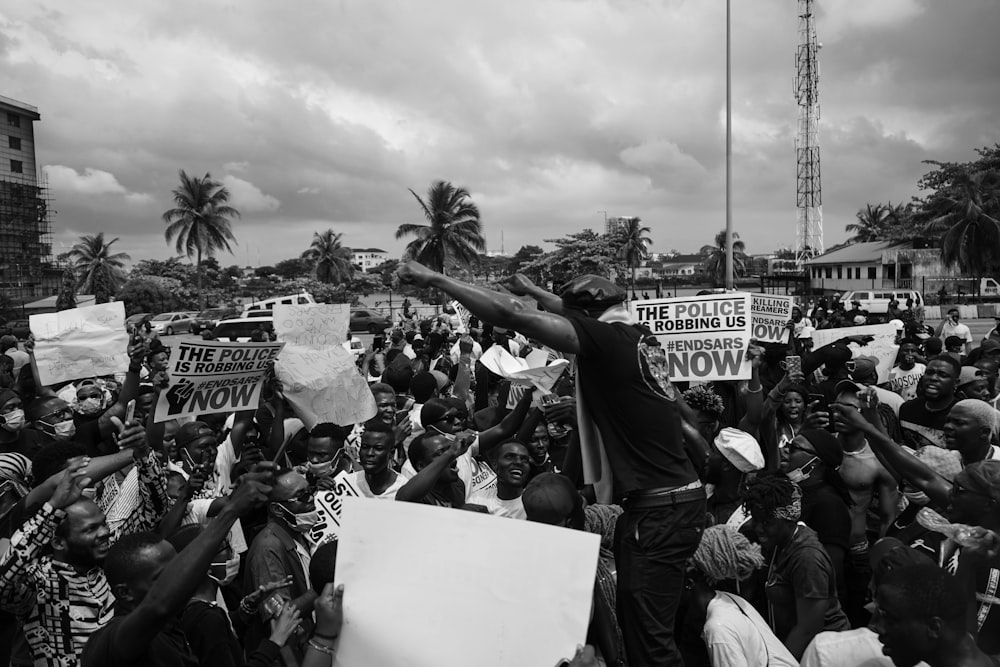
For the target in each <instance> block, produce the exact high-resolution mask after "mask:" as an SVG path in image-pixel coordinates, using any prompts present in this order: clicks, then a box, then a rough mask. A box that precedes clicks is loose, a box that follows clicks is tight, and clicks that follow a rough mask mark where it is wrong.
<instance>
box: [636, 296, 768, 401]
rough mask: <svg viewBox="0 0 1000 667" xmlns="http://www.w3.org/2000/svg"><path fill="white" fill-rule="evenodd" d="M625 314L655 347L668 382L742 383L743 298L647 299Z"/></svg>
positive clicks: (747, 307)
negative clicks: (658, 348) (651, 338)
mask: <svg viewBox="0 0 1000 667" xmlns="http://www.w3.org/2000/svg"><path fill="white" fill-rule="evenodd" d="M629 312H630V313H631V314H632V317H633V318H634V319H635V320H636V322H638V323H639V324H642V325H644V326H646V327H647V328H649V330H650V331H652V332H653V334H654V335H655V336H656V339H657V340H658V341H659V342H660V346H661V348H662V352H663V355H664V357H665V364H666V373H667V377H669V378H670V379H671V380H675V381H676V380H698V381H701V382H708V381H710V380H747V379H749V378H750V362H749V361H748V360H747V358H746V350H747V347H748V345H749V343H750V339H751V338H752V332H751V323H752V319H751V298H750V295H749V294H746V293H739V292H738V293H734V294H708V295H705V296H690V297H677V298H672V299H646V300H642V301H635V302H632V303H631V304H629Z"/></svg>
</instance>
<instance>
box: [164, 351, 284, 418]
mask: <svg viewBox="0 0 1000 667" xmlns="http://www.w3.org/2000/svg"><path fill="white" fill-rule="evenodd" d="M283 346H284V343H233V342H229V341H218V340H212V341H207V340H206V341H193V340H186V341H181V342H179V343H177V344H176V345H175V346H174V347H173V349H171V351H170V362H169V365H168V367H167V373H168V374H169V375H170V386H169V387H167V389H166V391H161V392H160V398H159V400H157V402H156V413H155V418H154V421H156V422H162V421H167V420H168V419H176V418H177V417H186V416H188V415H202V414H212V413H216V412H233V411H237V410H253V409H256V407H257V405H258V404H259V403H260V392H261V388H262V386H263V379H264V375H265V374H266V373H267V370H268V368H270V366H271V362H272V361H273V360H274V359H275V357H277V356H278V353H279V352H281V348H282V347H283Z"/></svg>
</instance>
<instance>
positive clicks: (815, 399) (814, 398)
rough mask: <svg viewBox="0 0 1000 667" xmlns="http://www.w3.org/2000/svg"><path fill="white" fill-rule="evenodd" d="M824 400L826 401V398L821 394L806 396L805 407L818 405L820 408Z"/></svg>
mask: <svg viewBox="0 0 1000 667" xmlns="http://www.w3.org/2000/svg"><path fill="white" fill-rule="evenodd" d="M824 400H826V396H824V395H823V394H809V395H808V396H806V405H812V404H813V403H819V404H820V407H822V406H823V401H824Z"/></svg>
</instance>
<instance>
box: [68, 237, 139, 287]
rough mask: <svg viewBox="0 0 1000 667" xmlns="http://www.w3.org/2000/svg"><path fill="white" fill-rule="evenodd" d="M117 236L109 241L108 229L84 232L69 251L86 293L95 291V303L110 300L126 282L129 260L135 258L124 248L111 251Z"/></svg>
mask: <svg viewBox="0 0 1000 667" xmlns="http://www.w3.org/2000/svg"><path fill="white" fill-rule="evenodd" d="M117 240H118V239H117V238H113V239H111V240H110V241H108V242H107V243H105V242H104V232H101V233H100V234H97V235H96V236H81V237H80V240H79V242H78V243H77V244H76V245H74V246H73V248H72V249H71V250H70V251H69V253H68V259H69V260H70V261H72V262H73V270H74V272H75V273H76V277H77V285H78V286H79V288H80V289H81V290H83V292H84V293H86V294H93V295H94V302H95V303H107V302H108V301H110V300H111V297H112V296H113V295H114V294H115V292H117V291H118V290H119V289H120V288H121V286H122V285H123V284H124V283H125V262H126V261H127V260H129V259H131V258H130V257H129V256H128V255H126V254H125V253H123V252H119V253H116V254H111V246H112V245H113V244H114V243H115V241H117Z"/></svg>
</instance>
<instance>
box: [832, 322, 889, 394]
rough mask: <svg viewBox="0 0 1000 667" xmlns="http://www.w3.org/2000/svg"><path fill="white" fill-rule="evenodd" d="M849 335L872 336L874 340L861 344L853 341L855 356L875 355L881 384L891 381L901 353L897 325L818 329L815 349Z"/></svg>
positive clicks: (852, 354) (853, 354) (852, 350)
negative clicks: (897, 337) (897, 340)
mask: <svg viewBox="0 0 1000 667" xmlns="http://www.w3.org/2000/svg"><path fill="white" fill-rule="evenodd" d="M847 336H872V337H873V338H874V340H873V341H872V342H870V343H868V344H867V345H864V346H861V345H858V344H857V343H851V344H850V345H849V346H848V347H850V349H851V356H853V357H875V358H876V359H878V382H879V384H881V383H883V382H888V381H889V375H890V373H891V372H892V367H893V366H894V365H895V363H896V356H897V355H898V354H899V345H897V344H896V327H894V326H893V325H891V324H869V325H867V326H863V327H841V328H839V329H818V330H816V331H814V332H813V349H817V350H818V349H819V348H821V347H823V346H824V345H829V344H830V343H833V342H835V341H838V340H840V339H841V338H845V337H847Z"/></svg>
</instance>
